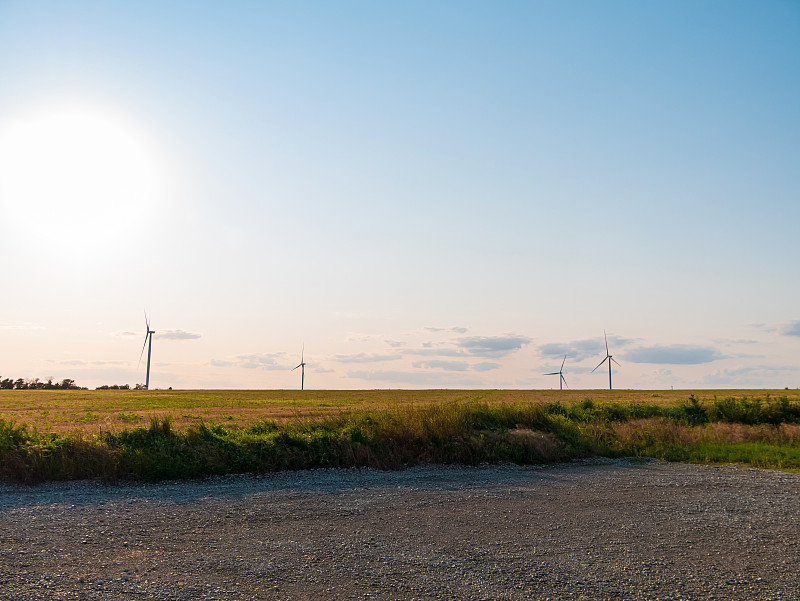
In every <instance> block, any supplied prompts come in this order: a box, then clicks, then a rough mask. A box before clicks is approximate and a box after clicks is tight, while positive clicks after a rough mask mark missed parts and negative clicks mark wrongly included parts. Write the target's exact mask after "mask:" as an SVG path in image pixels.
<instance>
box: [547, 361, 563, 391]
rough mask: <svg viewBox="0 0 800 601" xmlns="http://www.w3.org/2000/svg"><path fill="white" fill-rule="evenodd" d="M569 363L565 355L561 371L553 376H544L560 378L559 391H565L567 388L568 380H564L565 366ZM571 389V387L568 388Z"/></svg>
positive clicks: (555, 372)
mask: <svg viewBox="0 0 800 601" xmlns="http://www.w3.org/2000/svg"><path fill="white" fill-rule="evenodd" d="M566 362H567V356H566V355H564V360H563V361H562V362H561V369H559V370H558V371H554V372H553V373H551V374H544V375H546V376H558V389H559V390H564V386H567V380H566V378H564V364H565V363H566ZM567 388H569V386H567Z"/></svg>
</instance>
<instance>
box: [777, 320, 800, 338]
mask: <svg viewBox="0 0 800 601" xmlns="http://www.w3.org/2000/svg"><path fill="white" fill-rule="evenodd" d="M781 334H783V335H784V336H800V321H791V322H789V323H788V324H786V325H785V326H783V328H782V329H781Z"/></svg>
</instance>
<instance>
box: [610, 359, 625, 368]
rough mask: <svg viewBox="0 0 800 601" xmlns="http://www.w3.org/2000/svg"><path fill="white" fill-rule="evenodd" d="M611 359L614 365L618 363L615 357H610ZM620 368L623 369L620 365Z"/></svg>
mask: <svg viewBox="0 0 800 601" xmlns="http://www.w3.org/2000/svg"><path fill="white" fill-rule="evenodd" d="M609 358H610V359H611V360H612V361H613V362H614V363H617V360H616V359H614V357H609ZM617 365H619V363H617ZM619 366H620V367H622V366H621V365H619Z"/></svg>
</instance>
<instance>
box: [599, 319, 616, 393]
mask: <svg viewBox="0 0 800 601" xmlns="http://www.w3.org/2000/svg"><path fill="white" fill-rule="evenodd" d="M603 337H604V338H605V339H606V358H605V359H603V360H602V361H601V362H600V365H602V364H603V363H605V362H606V361H608V389H609V390H611V362H612V361H613V362H614V363H617V360H616V359H614V357H612V356H611V353H609V352H608V336H606V331H605V330H603ZM600 365H598V366H597V367H595V368H594V369H593V370H592V373H594V372H595V371H596V370H597V368H598V367H600ZM617 365H618V366H619V367H622V366H621V365H620V364H619V363H617Z"/></svg>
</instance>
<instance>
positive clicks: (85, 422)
mask: <svg viewBox="0 0 800 601" xmlns="http://www.w3.org/2000/svg"><path fill="white" fill-rule="evenodd" d="M690 396H693V397H694V398H696V399H698V400H699V401H700V402H710V401H713V400H714V399H721V398H737V399H740V398H753V397H756V398H767V397H787V398H789V399H790V400H794V401H798V400H800V390H797V389H794V390H320V391H316V390H305V391H300V390H150V391H148V390H0V419H4V420H14V421H15V422H17V423H22V424H27V425H28V426H29V427H30V428H32V429H35V430H38V431H40V432H56V433H59V434H67V433H84V434H91V433H96V432H100V431H102V432H118V431H120V430H123V429H125V428H130V427H136V426H141V425H147V424H148V423H149V422H150V419H151V418H152V417H158V418H163V417H169V418H170V419H171V422H172V428H173V429H175V430H183V429H185V428H187V427H188V426H191V425H197V424H200V423H210V424H224V425H226V426H229V427H239V428H243V427H249V426H251V425H252V424H254V423H257V422H259V421H262V420H265V419H268V420H276V421H278V422H284V421H291V420H296V419H298V418H300V419H308V418H325V417H333V416H336V415H339V414H341V413H343V412H347V413H353V412H364V411H384V410H398V409H403V408H413V407H424V406H429V405H437V404H447V403H477V402H481V403H488V404H492V405H496V404H501V405H509V404H511V405H514V404H521V403H523V404H524V403H549V402H561V403H565V404H572V403H576V402H581V401H585V400H586V399H591V400H592V401H595V402H597V403H607V402H621V403H629V404H630V403H645V404H658V405H674V404H677V403H681V402H684V401H686V400H687V399H688V398H689V397H690Z"/></svg>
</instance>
